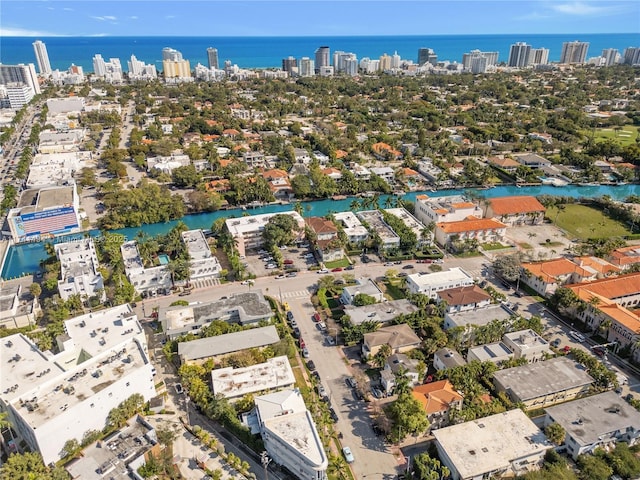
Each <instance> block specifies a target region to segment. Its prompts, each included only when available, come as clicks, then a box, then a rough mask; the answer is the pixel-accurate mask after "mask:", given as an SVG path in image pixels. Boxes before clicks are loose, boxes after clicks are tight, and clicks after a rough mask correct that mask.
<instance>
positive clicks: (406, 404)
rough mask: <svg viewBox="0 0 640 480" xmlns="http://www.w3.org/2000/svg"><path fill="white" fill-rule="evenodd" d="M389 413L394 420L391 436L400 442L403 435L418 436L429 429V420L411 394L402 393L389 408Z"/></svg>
mask: <svg viewBox="0 0 640 480" xmlns="http://www.w3.org/2000/svg"><path fill="white" fill-rule="evenodd" d="M389 413H390V414H391V417H392V418H393V420H394V425H395V427H394V430H393V435H394V436H395V437H396V438H397V439H398V440H402V439H403V438H404V436H405V435H409V434H413V435H418V434H421V433H424V432H426V431H427V429H428V428H429V419H428V418H427V413H426V412H425V410H424V408H423V406H422V404H421V403H420V402H419V401H418V400H417V399H416V398H415V397H414V396H413V395H411V393H402V394H400V395H398V398H397V400H396V401H395V402H393V404H392V405H391V407H389Z"/></svg>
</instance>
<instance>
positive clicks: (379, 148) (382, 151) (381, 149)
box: [371, 142, 402, 160]
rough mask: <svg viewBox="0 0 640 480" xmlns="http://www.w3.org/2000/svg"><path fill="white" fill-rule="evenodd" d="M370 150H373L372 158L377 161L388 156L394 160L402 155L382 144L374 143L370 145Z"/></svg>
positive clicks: (386, 144)
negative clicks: (375, 158)
mask: <svg viewBox="0 0 640 480" xmlns="http://www.w3.org/2000/svg"><path fill="white" fill-rule="evenodd" d="M371 150H373V154H374V156H375V157H377V158H378V159H379V160H386V158H387V155H388V154H391V155H392V156H393V157H394V158H396V159H397V158H401V157H402V153H400V152H399V151H398V150H396V149H394V148H393V147H392V146H391V145H389V144H388V143H384V142H378V143H374V144H373V145H371Z"/></svg>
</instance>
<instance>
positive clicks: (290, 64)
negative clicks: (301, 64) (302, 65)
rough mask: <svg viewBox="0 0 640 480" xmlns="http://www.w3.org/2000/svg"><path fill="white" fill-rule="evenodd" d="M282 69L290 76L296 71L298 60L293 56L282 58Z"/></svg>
mask: <svg viewBox="0 0 640 480" xmlns="http://www.w3.org/2000/svg"><path fill="white" fill-rule="evenodd" d="M282 70H283V71H285V72H287V73H288V74H289V76H290V77H293V76H294V75H296V74H297V73H298V60H297V59H296V58H295V57H287V58H283V59H282Z"/></svg>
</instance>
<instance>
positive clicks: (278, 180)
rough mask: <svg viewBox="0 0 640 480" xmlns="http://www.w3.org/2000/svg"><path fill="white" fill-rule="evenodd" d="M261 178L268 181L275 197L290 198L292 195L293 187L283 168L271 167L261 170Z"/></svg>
mask: <svg viewBox="0 0 640 480" xmlns="http://www.w3.org/2000/svg"><path fill="white" fill-rule="evenodd" d="M262 178H264V179H265V180H266V181H267V182H268V183H269V189H270V190H271V193H273V196H274V197H275V198H277V199H282V200H290V199H291V198H292V197H293V188H292V187H291V182H290V181H289V174H288V173H287V172H285V171H284V170H280V169H278V168H272V169H270V170H266V171H264V172H262Z"/></svg>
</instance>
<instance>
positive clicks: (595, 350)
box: [591, 345, 605, 357]
mask: <svg viewBox="0 0 640 480" xmlns="http://www.w3.org/2000/svg"><path fill="white" fill-rule="evenodd" d="M591 350H593V353H595V354H596V355H597V356H599V357H604V354H605V350H604V348H602V347H601V346H599V345H596V346H595V347H593V348H592V349H591Z"/></svg>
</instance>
